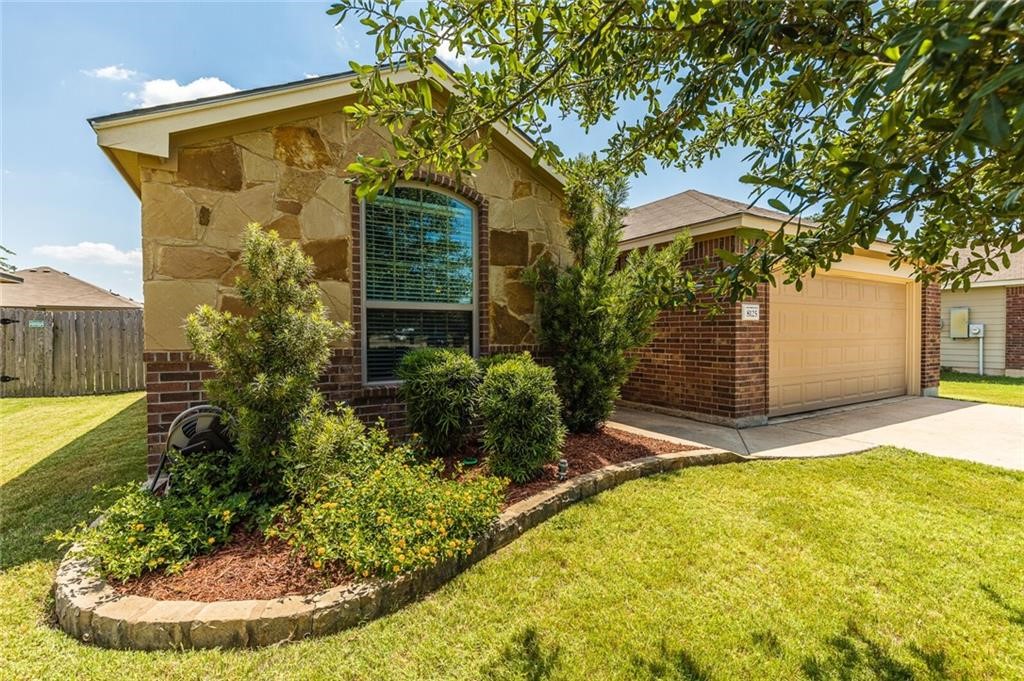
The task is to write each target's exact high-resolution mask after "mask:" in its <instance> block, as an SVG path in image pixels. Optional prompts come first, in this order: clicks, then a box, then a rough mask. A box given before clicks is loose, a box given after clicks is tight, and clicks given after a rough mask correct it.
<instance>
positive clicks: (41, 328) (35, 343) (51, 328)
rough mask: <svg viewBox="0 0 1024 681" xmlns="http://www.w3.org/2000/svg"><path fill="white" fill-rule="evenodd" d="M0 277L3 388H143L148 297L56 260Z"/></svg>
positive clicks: (79, 391) (22, 391)
mask: <svg viewBox="0 0 1024 681" xmlns="http://www.w3.org/2000/svg"><path fill="white" fill-rule="evenodd" d="M13 278H14V279H17V280H19V281H17V282H15V281H10V282H8V278H7V277H3V278H2V279H0V281H3V282H4V283H3V284H2V285H0V320H2V322H3V323H2V327H0V348H2V352H0V386H2V387H0V394H2V395H3V396H4V397H14V396H51V395H92V394H96V393H110V392H123V391H128V390H139V389H140V388H142V387H143V385H144V383H145V369H144V367H143V366H142V304H141V303H137V302H135V301H134V300H132V299H130V298H126V297H124V296H120V295H118V294H116V293H114V292H113V291H107V290H105V289H102V288H100V287H99V286H94V285H93V284H90V283H89V282H86V281H82V280H81V279H76V278H75V277H72V276H71V275H70V274H68V273H67V272H62V271H60V270H58V269H56V268H53V267H30V268H28V269H24V270H18V271H17V272H15V273H14V275H13Z"/></svg>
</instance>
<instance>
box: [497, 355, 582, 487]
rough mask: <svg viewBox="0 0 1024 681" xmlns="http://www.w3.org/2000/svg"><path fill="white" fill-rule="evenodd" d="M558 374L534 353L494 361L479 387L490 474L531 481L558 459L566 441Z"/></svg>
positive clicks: (520, 480)
mask: <svg viewBox="0 0 1024 681" xmlns="http://www.w3.org/2000/svg"><path fill="white" fill-rule="evenodd" d="M561 411H562V402H561V400H559V399H558V393H557V392H555V375H554V372H553V371H552V370H551V369H549V368H548V367H542V366H540V365H538V364H537V363H536V362H534V361H533V359H531V358H530V357H529V355H526V356H514V357H509V358H507V359H504V360H502V361H500V362H497V363H494V364H492V365H491V367H490V368H489V369H488V370H487V374H486V375H485V376H484V380H483V383H482V384H481V386H480V414H481V416H482V417H483V422H484V432H483V448H484V451H486V452H487V455H488V462H489V464H490V468H491V472H492V473H494V474H495V475H501V476H504V477H507V478H511V479H512V480H514V481H515V482H526V481H527V480H530V479H532V478H534V477H536V476H537V474H538V473H540V470H541V468H542V467H543V466H544V464H546V463H548V462H550V461H555V460H557V459H558V453H559V450H560V449H561V447H562V443H563V442H565V427H564V426H563V425H562V417H561Z"/></svg>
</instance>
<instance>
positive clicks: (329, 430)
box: [283, 393, 371, 498]
mask: <svg viewBox="0 0 1024 681" xmlns="http://www.w3.org/2000/svg"><path fill="white" fill-rule="evenodd" d="M370 447H371V443H370V440H369V439H368V438H367V436H366V427H365V426H364V425H363V423H362V421H360V420H359V418H358V417H357V416H356V414H355V411H353V410H352V408H351V407H349V406H347V405H338V406H335V407H333V408H330V409H329V408H328V407H327V406H326V404H325V400H324V397H323V395H321V394H319V393H316V394H314V395H313V397H312V399H311V400H310V403H309V405H307V406H306V408H305V409H303V410H302V411H301V412H300V413H299V415H298V416H297V417H296V419H295V421H294V422H293V423H292V425H291V433H290V436H289V439H288V443H287V445H286V446H285V447H284V452H285V453H284V462H283V469H284V474H283V483H284V487H285V489H286V490H287V491H288V493H289V494H290V495H291V497H292V498H301V497H302V496H304V495H305V494H306V493H307V492H309V491H311V490H315V489H317V487H319V486H320V485H322V484H324V482H325V481H326V480H329V479H331V478H333V477H335V476H337V475H340V474H343V473H344V472H345V470H346V466H348V465H349V464H350V463H351V462H352V461H354V460H357V459H359V458H361V457H364V456H365V454H366V452H367V450H368V449H369V448H370Z"/></svg>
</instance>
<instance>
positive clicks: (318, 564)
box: [313, 560, 323, 570]
mask: <svg viewBox="0 0 1024 681" xmlns="http://www.w3.org/2000/svg"><path fill="white" fill-rule="evenodd" d="M321 565H323V563H321V562H320V561H318V560H314V561H313V567H315V568H316V569H317V570H319V569H320V566H321Z"/></svg>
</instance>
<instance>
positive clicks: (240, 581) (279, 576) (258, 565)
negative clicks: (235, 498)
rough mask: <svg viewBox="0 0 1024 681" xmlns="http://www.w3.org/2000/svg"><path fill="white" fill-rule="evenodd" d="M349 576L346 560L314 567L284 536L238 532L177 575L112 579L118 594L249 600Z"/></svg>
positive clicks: (311, 589) (325, 585) (300, 591)
mask: <svg viewBox="0 0 1024 681" xmlns="http://www.w3.org/2000/svg"><path fill="white" fill-rule="evenodd" d="M352 580H353V576H352V574H351V573H349V572H348V571H347V569H346V568H345V567H344V566H339V567H332V568H324V569H322V570H317V569H315V568H313V567H312V566H311V565H308V564H307V563H305V562H304V561H301V560H299V559H298V558H297V557H295V556H294V555H292V553H291V549H290V548H289V547H288V546H287V545H286V544H285V543H284V542H282V541H280V540H277V539H267V538H266V537H264V536H263V535H262V534H260V533H259V532H238V533H236V534H235V536H234V537H232V539H231V541H230V542H228V543H227V544H225V545H224V546H223V547H221V548H220V549H217V550H216V551H214V552H213V553H210V554H208V555H205V556H199V557H198V558H196V559H194V560H193V561H192V562H191V563H189V564H188V566H186V567H185V569H184V570H182V571H181V572H180V573H178V574H176V575H168V574H164V573H162V572H147V573H146V574H144V575H142V576H141V577H137V578H135V579H132V580H129V581H127V582H123V583H112V586H113V587H114V590H115V591H117V592H118V593H120V594H131V595H134V596H148V597H150V598H157V599H160V600H168V601H204V602H212V601H247V600H269V599H272V598H280V597H282V596H301V595H304V594H311V593H317V592H318V591H323V590H325V589H329V588H331V587H332V586H339V585H341V584H345V583H346V582H350V581H352Z"/></svg>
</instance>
